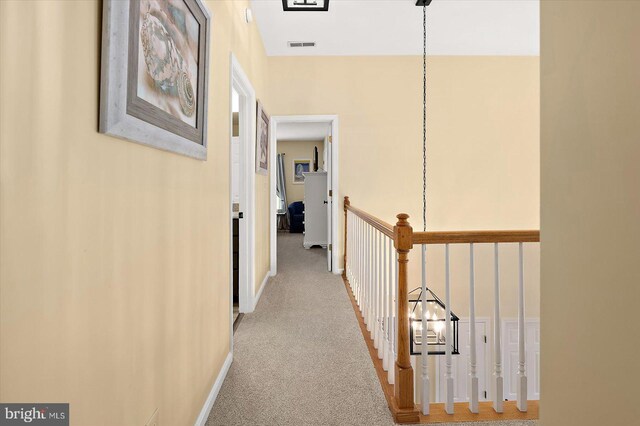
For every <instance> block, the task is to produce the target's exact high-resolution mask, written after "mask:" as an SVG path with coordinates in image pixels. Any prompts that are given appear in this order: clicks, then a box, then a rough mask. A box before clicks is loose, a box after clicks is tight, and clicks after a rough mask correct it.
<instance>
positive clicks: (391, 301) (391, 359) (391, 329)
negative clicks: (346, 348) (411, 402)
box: [387, 238, 396, 384]
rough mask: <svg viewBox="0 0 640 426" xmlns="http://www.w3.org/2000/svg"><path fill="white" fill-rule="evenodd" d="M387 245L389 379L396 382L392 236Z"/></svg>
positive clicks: (392, 382) (391, 382) (390, 381)
mask: <svg viewBox="0 0 640 426" xmlns="http://www.w3.org/2000/svg"><path fill="white" fill-rule="evenodd" d="M387 247H388V249H389V258H388V261H389V265H388V266H389V268H388V270H389V374H388V377H387V379H388V380H389V383H390V384H394V383H395V373H396V356H395V352H394V350H393V342H394V339H395V333H396V331H395V321H394V319H393V313H394V307H395V305H394V300H395V297H394V295H395V288H396V287H395V282H394V280H393V277H394V273H393V267H394V262H393V260H394V255H393V254H394V252H395V250H394V249H393V240H392V239H391V238H389V241H388V242H387Z"/></svg>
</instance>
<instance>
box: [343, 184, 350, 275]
mask: <svg viewBox="0 0 640 426" xmlns="http://www.w3.org/2000/svg"><path fill="white" fill-rule="evenodd" d="M350 205H351V202H350V201H349V197H344V258H343V262H342V263H343V265H342V268H343V270H342V276H344V277H346V276H347V209H348V207H349V206H350Z"/></svg>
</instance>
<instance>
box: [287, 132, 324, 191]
mask: <svg viewBox="0 0 640 426" xmlns="http://www.w3.org/2000/svg"><path fill="white" fill-rule="evenodd" d="M316 146H317V147H318V170H320V169H322V150H323V149H324V141H322V140H321V141H278V146H277V152H278V154H285V156H284V177H285V189H286V190H287V203H288V204H291V203H293V202H294V201H303V200H304V183H301V184H295V183H293V176H294V174H295V173H294V169H293V160H310V161H311V168H312V169H313V148H314V147H316ZM311 171H313V170H311Z"/></svg>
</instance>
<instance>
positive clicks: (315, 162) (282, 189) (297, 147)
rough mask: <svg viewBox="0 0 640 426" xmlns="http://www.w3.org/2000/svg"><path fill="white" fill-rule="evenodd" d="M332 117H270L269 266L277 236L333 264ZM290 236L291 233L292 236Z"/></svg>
mask: <svg viewBox="0 0 640 426" xmlns="http://www.w3.org/2000/svg"><path fill="white" fill-rule="evenodd" d="M337 129H338V118H337V116H281V117H272V118H271V148H270V151H271V152H270V157H271V164H273V165H274V167H273V168H272V173H271V200H272V202H271V219H272V222H271V223H272V224H273V226H272V232H271V270H272V272H275V271H277V248H278V239H279V237H280V238H281V239H285V238H286V240H287V241H288V244H291V240H292V239H295V240H296V241H295V247H299V248H300V249H301V250H303V249H307V250H322V251H323V252H324V256H325V258H326V263H327V270H328V271H331V272H334V273H341V270H339V268H338V261H337V257H338V256H337V250H334V249H333V246H334V241H337V240H338V230H337V218H338V216H337V215H338V203H337V202H334V199H335V196H334V194H337V184H338V173H337V172H338V170H337V167H336V165H337V154H338V152H337V139H338V138H337ZM294 234H296V235H297V236H294Z"/></svg>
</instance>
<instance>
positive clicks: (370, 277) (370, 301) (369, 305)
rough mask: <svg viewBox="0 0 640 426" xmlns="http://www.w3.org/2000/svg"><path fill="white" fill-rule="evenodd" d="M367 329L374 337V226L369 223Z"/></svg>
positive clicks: (371, 336) (370, 336) (370, 335)
mask: <svg viewBox="0 0 640 426" xmlns="http://www.w3.org/2000/svg"><path fill="white" fill-rule="evenodd" d="M367 239H368V240H367V241H368V243H367V293H368V295H367V331H369V338H373V327H372V324H371V323H372V320H371V317H372V316H373V314H372V307H373V274H372V271H373V265H372V263H373V255H372V252H373V228H372V227H371V225H369V224H367Z"/></svg>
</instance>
